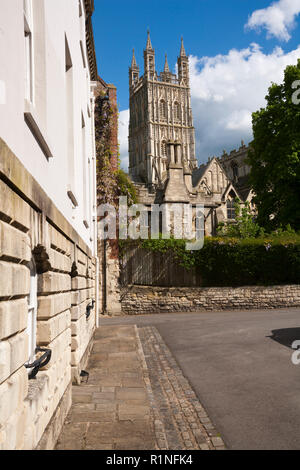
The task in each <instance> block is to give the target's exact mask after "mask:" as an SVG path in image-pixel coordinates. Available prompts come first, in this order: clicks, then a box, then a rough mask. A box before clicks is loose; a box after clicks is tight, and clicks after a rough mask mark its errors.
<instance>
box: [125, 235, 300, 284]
mask: <svg viewBox="0 0 300 470" xmlns="http://www.w3.org/2000/svg"><path fill="white" fill-rule="evenodd" d="M130 243H131V244H132V243H138V244H139V245H140V246H142V247H143V248H145V249H147V250H150V251H155V252H160V253H161V254H162V256H163V254H164V253H166V252H168V253H172V255H173V256H174V260H175V261H176V262H178V263H179V264H180V265H181V266H184V267H185V268H186V269H195V270H196V271H197V272H198V273H199V274H200V276H201V278H202V285H203V286H207V287H209V286H215V287H217V286H232V287H237V286H245V285H276V284H277V285H279V284H299V283H300V235H299V234H297V233H295V232H293V231H290V232H288V231H283V230H282V231H280V230H279V231H277V233H273V234H271V235H269V236H268V237H264V238H245V239H241V238H229V237H225V238H224V237H223V238H221V237H215V238H212V237H207V238H206V239H205V243H204V247H203V248H202V250H199V251H186V249H185V241H184V240H175V239H174V238H171V239H169V240H163V239H159V240H144V241H142V240H140V241H138V242H130ZM123 249H126V242H125V243H124V245H123Z"/></svg>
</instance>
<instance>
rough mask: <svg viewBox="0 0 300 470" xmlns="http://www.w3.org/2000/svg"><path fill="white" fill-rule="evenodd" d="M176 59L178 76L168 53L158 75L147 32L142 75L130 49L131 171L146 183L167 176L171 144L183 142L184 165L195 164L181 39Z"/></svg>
mask: <svg viewBox="0 0 300 470" xmlns="http://www.w3.org/2000/svg"><path fill="white" fill-rule="evenodd" d="M177 64H178V75H174V74H172V73H171V72H170V69H169V65H168V60H167V56H166V59H165V66H164V71H163V72H161V73H160V75H158V74H157V72H156V70H155V52H154V49H153V47H152V44H151V40H150V34H149V31H148V39H147V45H146V50H145V51H144V75H143V76H142V77H140V73H139V67H138V65H137V63H136V59H135V54H134V51H133V58H132V63H131V67H130V68H129V89H130V123H129V173H130V176H131V178H132V179H133V181H135V182H137V183H138V182H141V183H145V184H147V185H149V187H151V186H158V187H159V186H161V185H162V184H163V183H164V181H165V180H166V178H167V168H168V165H169V162H170V155H169V153H170V144H172V143H173V144H175V145H176V147H178V146H179V147H181V150H180V153H181V159H182V164H183V165H184V166H185V167H187V168H189V171H193V170H194V169H195V168H197V160H196V156H195V130H194V126H193V116H192V109H191V95H190V82H189V59H188V57H187V55H186V52H185V49H184V45H183V40H181V49H180V55H179V57H178V61H177ZM175 160H176V156H175ZM175 163H176V161H175Z"/></svg>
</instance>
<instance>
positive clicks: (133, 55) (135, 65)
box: [131, 49, 138, 69]
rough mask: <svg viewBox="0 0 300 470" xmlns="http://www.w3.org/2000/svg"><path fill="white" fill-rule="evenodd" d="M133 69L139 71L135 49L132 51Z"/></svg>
mask: <svg viewBox="0 0 300 470" xmlns="http://www.w3.org/2000/svg"><path fill="white" fill-rule="evenodd" d="M131 68H132V69H137V68H138V66H137V63H136V60H135V53H134V49H132V61H131Z"/></svg>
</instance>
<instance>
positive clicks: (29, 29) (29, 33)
mask: <svg viewBox="0 0 300 470" xmlns="http://www.w3.org/2000/svg"><path fill="white" fill-rule="evenodd" d="M23 16H24V50H25V77H24V78H25V99H26V100H27V101H29V102H30V103H32V104H33V103H34V64H33V57H34V55H33V51H34V49H33V46H34V44H33V8H32V0H23Z"/></svg>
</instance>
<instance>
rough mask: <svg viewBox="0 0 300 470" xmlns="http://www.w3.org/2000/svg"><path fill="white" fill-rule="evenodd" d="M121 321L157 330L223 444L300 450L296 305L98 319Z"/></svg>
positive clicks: (298, 318) (298, 314) (299, 327)
mask: <svg viewBox="0 0 300 470" xmlns="http://www.w3.org/2000/svg"><path fill="white" fill-rule="evenodd" d="M126 323H131V324H132V323H134V324H136V325H138V326H143V325H153V326H155V327H156V328H157V329H158V331H159V332H160V334H161V336H162V337H163V339H164V341H165V343H166V344H167V345H168V347H169V348H170V350H171V351H172V353H173V355H174V356H175V358H176V360H177V362H178V363H179V365H180V367H181V369H182V370H183V372H184V374H185V376H186V377H187V378H188V379H189V381H190V383H191V384H192V386H193V388H194V390H195V392H196V393H197V395H198V397H199V399H200V401H201V402H202V404H203V406H204V407H205V408H206V411H207V412H208V414H209V416H210V418H211V420H212V421H213V423H214V424H215V426H216V428H217V430H218V431H219V432H220V433H221V435H222V437H223V439H224V441H225V443H226V445H227V448H229V449H265V450H269V449H300V364H299V365H294V364H293V363H292V360H291V359H292V354H293V352H294V351H293V350H292V349H291V344H292V343H293V341H294V340H300V309H282V310H272V311H265V310H263V311H243V312H210V313H195V314H194V313H191V314H190V313H184V314H178V313H174V314H157V315H147V316H134V317H120V318H112V319H110V318H104V317H101V320H100V325H101V324H103V325H107V324H126ZM299 356H300V354H299Z"/></svg>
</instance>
